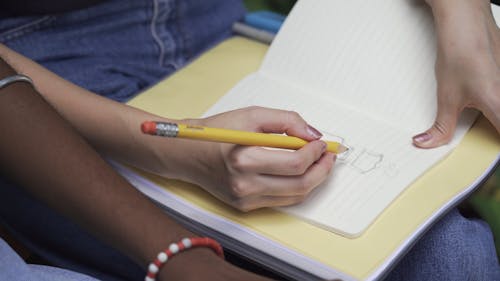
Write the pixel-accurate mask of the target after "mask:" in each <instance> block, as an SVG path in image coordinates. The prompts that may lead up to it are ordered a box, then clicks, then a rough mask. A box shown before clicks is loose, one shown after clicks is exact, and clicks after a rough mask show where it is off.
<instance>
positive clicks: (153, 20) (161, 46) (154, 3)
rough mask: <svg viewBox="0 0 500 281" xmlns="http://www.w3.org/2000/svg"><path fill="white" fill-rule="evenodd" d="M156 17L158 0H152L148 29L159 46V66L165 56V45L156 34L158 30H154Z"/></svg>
mask: <svg viewBox="0 0 500 281" xmlns="http://www.w3.org/2000/svg"><path fill="white" fill-rule="evenodd" d="M157 18H158V0H153V17H152V18H151V25H150V31H151V35H152V36H153V40H154V41H155V42H156V44H157V45H158V47H159V48H160V56H159V58H158V64H159V65H160V66H161V65H162V62H163V58H164V56H165V46H164V45H163V42H162V41H161V39H160V37H159V36H158V32H157V31H156V21H157Z"/></svg>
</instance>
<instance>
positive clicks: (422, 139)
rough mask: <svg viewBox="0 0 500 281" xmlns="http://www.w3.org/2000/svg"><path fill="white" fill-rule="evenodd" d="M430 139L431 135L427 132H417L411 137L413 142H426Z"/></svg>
mask: <svg viewBox="0 0 500 281" xmlns="http://www.w3.org/2000/svg"><path fill="white" fill-rule="evenodd" d="M431 139H432V135H431V134H429V133H422V134H418V135H416V136H414V137H413V140H414V141H415V142H419V143H424V142H428V141H430V140H431Z"/></svg>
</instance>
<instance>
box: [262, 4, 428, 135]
mask: <svg viewBox="0 0 500 281" xmlns="http://www.w3.org/2000/svg"><path fill="white" fill-rule="evenodd" d="M435 42H436V39H435V35H434V30H433V21H432V14H431V12H430V10H429V8H428V7H427V4H425V1H421V0H381V1H380V0H379V1H362V0H351V1H336V0H334V1H332V0H312V1H308V0H302V1H299V2H298V4H297V6H296V7H295V9H294V11H293V12H292V14H291V16H290V17H289V18H288V21H287V22H286V23H285V25H284V26H283V29H282V30H280V33H279V34H278V37H277V40H276V41H275V42H274V43H273V45H272V46H271V48H270V50H269V52H268V55H267V57H266V59H265V61H264V64H263V66H262V68H261V71H263V72H266V73H269V74H270V75H273V76H278V77H280V78H282V79H284V80H287V81H293V83H298V84H301V85H306V86H307V87H312V88H313V89H314V90H315V91H317V92H324V93H325V94H326V96H328V97H330V98H332V99H333V100H336V101H337V102H341V103H343V104H345V105H346V106H350V107H355V108H358V109H360V110H363V111H365V112H368V113H370V114H371V115H373V118H382V119H383V120H385V121H387V122H393V123H395V124H396V125H398V126H402V125H403V126H405V127H408V128H409V129H410V130H412V131H421V130H424V129H425V128H427V127H428V126H429V124H432V122H433V120H434V116H435V112H436V103H435V98H436V95H435V89H436V82H435V78H434V61H435V57H436V51H435V44H436V43H435ZM395 100H397V102H394V101H395ZM402 120H404V121H405V124H401V123H399V122H402Z"/></svg>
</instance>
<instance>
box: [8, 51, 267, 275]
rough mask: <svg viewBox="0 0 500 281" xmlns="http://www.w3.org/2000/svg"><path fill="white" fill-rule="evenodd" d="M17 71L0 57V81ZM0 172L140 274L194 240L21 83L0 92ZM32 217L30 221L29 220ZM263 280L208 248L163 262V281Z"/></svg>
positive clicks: (190, 234) (193, 250)
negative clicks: (173, 247) (172, 247)
mask: <svg viewBox="0 0 500 281" xmlns="http://www.w3.org/2000/svg"><path fill="white" fill-rule="evenodd" d="M15 73H16V72H15V71H14V70H13V69H12V68H10V67H9V66H8V64H6V63H5V62H4V61H3V60H2V59H0V79H2V78H4V77H7V76H11V75H13V74H15ZM0 130H1V131H2V137H1V138H0V173H1V175H2V176H4V177H6V178H8V179H9V180H10V181H12V182H15V183H17V184H19V185H20V186H22V187H23V188H25V189H26V190H27V191H28V192H29V193H31V194H33V195H34V196H35V197H37V198H39V199H40V200H41V201H43V202H45V203H46V204H47V205H49V206H50V207H52V208H54V209H56V210H57V211H59V212H60V213H62V214H64V215H65V216H67V217H69V218H71V219H72V220H74V221H75V222H77V223H78V224H79V225H80V226H82V227H83V228H85V229H86V230H88V231H89V232H90V233H92V234H94V235H95V236H97V237H98V238H100V239H101V240H103V241H105V242H107V243H108V244H110V245H112V246H113V247H115V248H117V249H119V250H120V251H121V252H123V253H124V254H125V255H127V256H129V257H130V258H132V259H133V260H135V261H136V262H137V263H138V264H139V265H140V266H142V267H143V268H146V266H147V264H148V263H149V262H151V261H152V260H153V259H154V257H156V254H157V253H158V252H159V251H161V250H163V249H165V248H166V247H167V246H168V244H170V243H171V242H177V241H179V240H180V239H181V238H183V237H192V236H194V235H193V234H192V233H190V232H189V231H187V230H185V229H184V228H182V227H181V226H180V225H178V224H177V223H176V222H174V221H173V220H172V219H170V218H169V217H168V216H166V215H165V213H163V212H162V211H161V210H160V209H159V208H158V207H156V206H155V205H154V204H153V203H152V202H151V201H150V200H148V199H147V198H146V197H145V196H144V195H142V194H141V193H139V192H138V191H137V190H136V189H135V188H133V187H132V186H131V185H130V184H129V183H127V182H126V181H125V180H124V179H123V178H122V177H120V176H119V175H118V174H116V172H114V170H113V169H112V168H111V167H109V166H108V165H107V164H106V162H105V161H104V160H102V158H100V156H99V155H98V154H97V153H96V152H95V151H94V150H93V149H92V148H91V147H90V146H89V145H88V144H87V143H86V142H85V140H84V139H82V138H81V137H80V136H79V135H78V134H77V133H76V131H75V130H74V129H73V128H72V127H71V126H70V125H69V124H68V123H67V122H66V121H65V120H64V119H63V118H61V116H60V115H59V114H57V113H56V111H54V110H53V109H52V108H51V107H50V106H49V104H48V103H46V102H45V101H44V99H43V98H42V97H41V96H40V95H39V94H38V93H37V92H36V91H35V90H34V89H33V88H32V87H31V86H30V85H28V84H27V83H23V82H16V83H13V84H11V85H9V86H7V87H5V88H3V89H0ZM33 219H36V218H33ZM200 275H203V276H206V277H207V278H208V279H214V280H217V279H218V280H235V279H236V280H248V279H252V280H262V279H261V278H260V277H257V276H255V275H252V274H250V273H247V272H245V271H242V270H239V269H237V268H235V267H233V266H230V265H229V264H228V263H226V262H224V261H223V260H222V259H220V258H219V257H217V256H216V255H215V254H213V253H212V252H211V251H210V250H209V249H204V248H200V249H192V250H189V251H186V252H185V253H182V254H179V255H178V256H176V257H175V258H173V259H172V260H171V261H169V262H168V263H167V264H166V266H165V268H164V269H163V270H162V271H161V273H160V278H161V280H179V279H181V278H187V279H188V280H198V279H199V276H200Z"/></svg>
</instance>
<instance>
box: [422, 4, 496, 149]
mask: <svg viewBox="0 0 500 281" xmlns="http://www.w3.org/2000/svg"><path fill="white" fill-rule="evenodd" d="M426 2H427V3H428V4H429V6H430V7H431V9H432V13H433V15H434V21H435V26H436V31H437V39H438V46H437V52H438V54H437V61H436V79H437V84H438V86H437V100H438V112H437V116H436V120H435V123H434V125H433V126H432V127H431V128H430V129H428V130H427V131H426V132H424V133H422V134H419V135H417V136H415V137H414V139H413V142H414V144H415V145H416V146H418V147H422V148H432V147H437V146H440V145H443V144H446V143H448V142H449V141H450V140H451V138H452V137H453V133H454V132H455V127H456V123H457V119H458V117H459V115H460V113H461V112H462V111H463V109H464V108H467V107H472V108H476V109H478V110H480V111H481V112H482V113H483V114H484V115H485V116H486V118H488V120H489V121H490V122H491V123H492V124H493V126H494V127H495V128H496V130H497V131H498V132H500V72H499V67H500V31H499V29H498V27H497V25H496V23H495V20H494V18H493V15H492V12H491V6H490V2H489V1H487V0H474V1H469V0H426Z"/></svg>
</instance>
